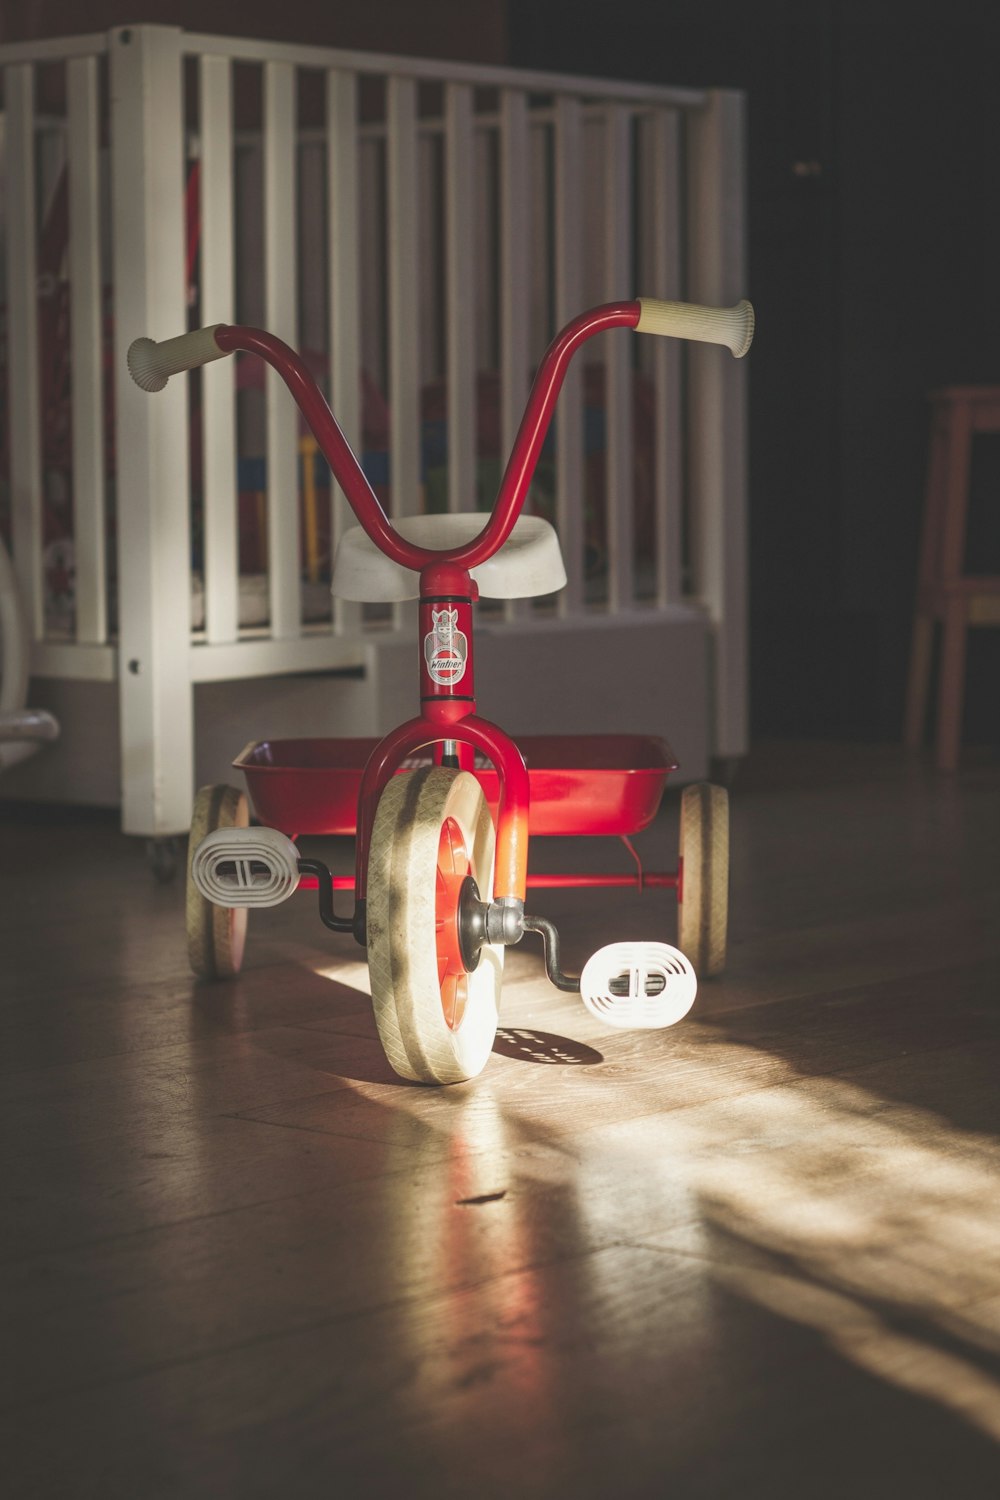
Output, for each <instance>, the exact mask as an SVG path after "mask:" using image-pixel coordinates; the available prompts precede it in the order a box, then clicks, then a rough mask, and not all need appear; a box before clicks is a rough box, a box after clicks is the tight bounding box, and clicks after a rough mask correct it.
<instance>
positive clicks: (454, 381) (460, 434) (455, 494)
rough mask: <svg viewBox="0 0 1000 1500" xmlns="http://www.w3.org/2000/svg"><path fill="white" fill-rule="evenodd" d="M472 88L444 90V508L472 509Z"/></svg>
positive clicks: (456, 85) (454, 86) (457, 85)
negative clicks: (445, 435) (445, 349)
mask: <svg viewBox="0 0 1000 1500" xmlns="http://www.w3.org/2000/svg"><path fill="white" fill-rule="evenodd" d="M472 103H473V101H472V89H471V88H470V87H469V86H468V85H467V84H462V83H450V84H448V85H447V88H446V91H445V242H446V254H445V266H446V278H447V279H446V284H445V285H446V290H445V326H446V337H447V359H446V379H447V383H448V509H449V510H452V511H460V510H475V509H476V325H475V319H474V317H473V308H474V307H475V296H476V290H475V289H476V265H475V258H474V257H475V250H476V240H475V235H474V234H473V232H472V231H473V224H474V222H475V182H474V178H473V144H474V138H473V112H472Z"/></svg>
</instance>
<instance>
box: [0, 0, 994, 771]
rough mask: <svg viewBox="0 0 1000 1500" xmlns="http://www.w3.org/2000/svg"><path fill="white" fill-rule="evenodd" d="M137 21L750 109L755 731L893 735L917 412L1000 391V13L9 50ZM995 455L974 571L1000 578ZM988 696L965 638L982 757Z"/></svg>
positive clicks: (357, 17)
mask: <svg viewBox="0 0 1000 1500" xmlns="http://www.w3.org/2000/svg"><path fill="white" fill-rule="evenodd" d="M127 21H132V22H140V21H161V22H167V23H171V24H177V25H181V26H185V27H187V28H189V29H196V30H201V31H217V32H222V33H231V34H233V33H235V34H243V35H252V36H260V37H280V38H282V39H286V40H291V41H302V42H315V43H323V44H327V45H334V46H342V47H359V48H370V49H374V50H383V51H390V52H392V51H396V52H409V53H422V54H426V55H429V56H442V57H454V58H461V59H465V60H468V61H478V62H505V61H509V62H511V63H513V64H515V65H518V66H523V67H529V68H530V67H535V68H547V69H557V70H565V71H570V72H577V73H593V74H603V75H605V76H609V77H620V78H643V79H650V80H655V81H657V82H662V83H670V84H681V85H706V86H713V85H715V86H724V87H734V88H742V89H745V90H746V91H747V94H748V118H749V157H748V190H749V193H748V206H749V272H748V284H747V292H748V295H750V296H751V297H752V298H753V300H754V302H755V304H756V307H757V314H758V335H757V338H756V341H755V344H754V348H753V351H752V354H751V365H750V391H751V399H750V441H751V488H750V497H751V525H750V540H751V621H752V633H751V670H752V681H751V703H752V713H753V725H754V730H755V732H756V733H757V734H758V735H762V734H770V735H775V734H777V735H807V736H808V735H828V736H834V737H862V738H885V739H892V738H896V737H897V736H898V733H899V724H900V719H901V713H902V697H903V689H904V682H905V674H906V661H907V653H908V635H909V626H910V614H911V608H912V599H913V582H914V575H915V568H916V549H917V540H918V532H919V520H920V512H921V505H922V485H923V472H924V461H925V449H926V423H927V409H926V393H927V392H928V391H929V390H931V389H933V388H934V387H935V386H939V385H942V384H947V383H959V382H990V381H997V382H1000V4H984V3H983V0H600V3H598V0H367V3H366V4H365V5H363V6H360V5H357V4H356V3H353V0H350V3H345V0H327V3H325V4H322V5H317V4H316V3H315V0H283V3H282V4H281V5H280V6H275V5H274V4H273V3H270V0H267V3H265V0H243V3H241V4H239V5H237V4H234V3H232V0H87V3H85V4H84V3H81V0H3V4H2V7H0V41H17V40H21V39H25V38H29V37H36V36H53V35H60V34H68V33H72V32H75V31H96V30H102V29H105V28H107V27H110V26H112V25H115V24H120V23H123V22H127ZM995 448H1000V444H996V445H992V446H991V441H990V440H984V441H983V442H982V443H981V446H980V450H979V451H978V452H977V455H976V464H975V473H974V479H975V486H976V496H975V504H974V511H973V524H972V527H971V536H970V559H971V561H972V562H973V564H974V566H976V567H977V568H978V569H979V570H980V571H983V570H990V569H992V570H993V571H1000V454H998V453H997V452H996V451H995ZM998 689H1000V631H978V632H973V633H972V635H971V638H970V662H969V673H968V695H967V707H966V721H967V733H968V735H969V736H970V737H971V738H972V739H980V740H982V739H988V740H992V741H993V742H997V741H1000V690H998Z"/></svg>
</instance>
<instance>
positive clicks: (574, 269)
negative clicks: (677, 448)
mask: <svg viewBox="0 0 1000 1500" xmlns="http://www.w3.org/2000/svg"><path fill="white" fill-rule="evenodd" d="M582 170H583V125H582V116H581V108H580V102H579V100H577V99H573V98H571V97H569V96H564V97H562V98H560V99H559V100H558V101H557V103H556V134H555V211H556V222H555V281H556V316H555V321H556V324H557V326H558V327H559V328H562V327H564V326H565V324H566V323H568V322H569V320H570V319H571V318H574V317H576V315H577V313H579V312H581V311H582V310H583V266H582V261H581V247H582V244H583V197H582V182H581V176H582ZM556 436H557V449H556V452H557V457H558V466H557V470H556V526H557V529H558V532H559V540H560V543H561V545H562V551H563V559H564V561H565V563H566V577H567V584H566V587H565V588H564V589H563V590H562V592H561V593H560V594H558V595H557V596H556V599H557V604H556V607H557V609H558V611H559V613H560V614H561V615H575V614H579V613H580V611H581V610H582V608H583V604H584V588H583V584H584V504H585V496H584V474H583V372H582V370H581V367H580V365H579V363H578V362H577V361H576V360H571V361H570V365H569V369H568V370H567V372H566V379H565V381H564V382H563V388H562V393H561V395H560V397H559V408H558V412H557V415H556Z"/></svg>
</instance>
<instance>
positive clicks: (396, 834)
mask: <svg viewBox="0 0 1000 1500" xmlns="http://www.w3.org/2000/svg"><path fill="white" fill-rule="evenodd" d="M493 838H494V836H493V820H492V818H491V817H490V810H489V808H488V806H487V804H486V799H485V797H484V796H483V793H482V791H481V789H480V786H479V783H478V782H477V781H476V779H475V777H474V776H472V775H470V774H469V772H467V771H452V770H444V769H441V768H440V767H428V768H426V769H425V770H420V771H412V772H410V773H409V774H408V775H406V776H394V777H392V779H391V780H390V781H389V784H388V785H387V787H386V789H385V791H384V792H383V793H382V797H381V799H380V801H379V805H378V812H377V814H376V817H375V826H374V829H373V831H372V840H371V853H370V855H369V860H368V903H367V936H368V967H369V970H370V973H371V987H372V1002H373V1005H374V1008H375V1024H376V1026H377V1027H378V1033H379V1037H380V1039H381V1042H382V1046H383V1047H384V1049H385V1054H386V1057H387V1058H388V1059H389V1062H390V1063H391V1064H392V1067H393V1068H394V1069H395V1071H396V1072H397V1073H398V1074H399V1075H400V1077H401V1078H408V1079H411V1080H413V1081H414V1082H417V1083H438V1084H440V1083H462V1082H464V1080H465V1079H467V1078H474V1077H475V1076H476V1074H477V1073H481V1072H482V1070H483V1068H484V1067H485V1066H486V1062H487V1059H488V1058H489V1055H490V1051H491V1050H492V1047H493V1040H494V1037H495V1036H496V1028H497V1007H498V1005H499V1001H500V984H501V980H502V978H503V948H502V946H491V945H485V946H484V947H482V948H481V949H480V950H479V954H478V962H475V961H473V960H470V962H472V964H473V966H472V968H471V969H470V968H469V967H467V965H466V959H465V957H464V956H463V953H462V949H461V943H460V937H459V921H458V917H459V905H460V901H461V897H462V888H463V885H464V883H465V882H466V880H467V879H468V877H469V876H471V877H472V879H473V880H474V881H475V882H476V885H477V886H478V888H479V891H480V892H481V893H486V894H487V898H488V895H489V893H491V892H492V884H493ZM467 889H468V888H467Z"/></svg>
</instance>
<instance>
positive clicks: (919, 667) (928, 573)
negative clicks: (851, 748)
mask: <svg viewBox="0 0 1000 1500" xmlns="http://www.w3.org/2000/svg"><path fill="white" fill-rule="evenodd" d="M950 428H951V424H950V421H949V418H948V413H947V412H946V411H945V410H944V409H943V408H942V406H941V404H940V403H939V402H938V401H935V402H934V403H933V405H932V407H931V420H930V442H929V444H928V452H927V479H926V483H925V486H924V514H923V524H922V527H921V534H920V561H919V565H918V571H917V597H916V603H915V605H914V611H913V642H912V645H911V648H910V675H909V680H908V682H907V688H906V712H905V715H904V718H903V743H904V745H905V746H906V748H907V749H908V750H917V749H919V748H920V746H921V744H922V743H923V738H924V726H925V725H926V723H927V696H928V692H929V689H930V677H931V651H932V647H933V644H934V621H935V619H936V615H935V611H934V598H933V595H934V589H935V586H936V584H937V583H938V570H939V568H940V560H941V541H942V530H943V527H944V506H945V495H946V493H947V484H948V467H949V446H950V445H949V436H950Z"/></svg>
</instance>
